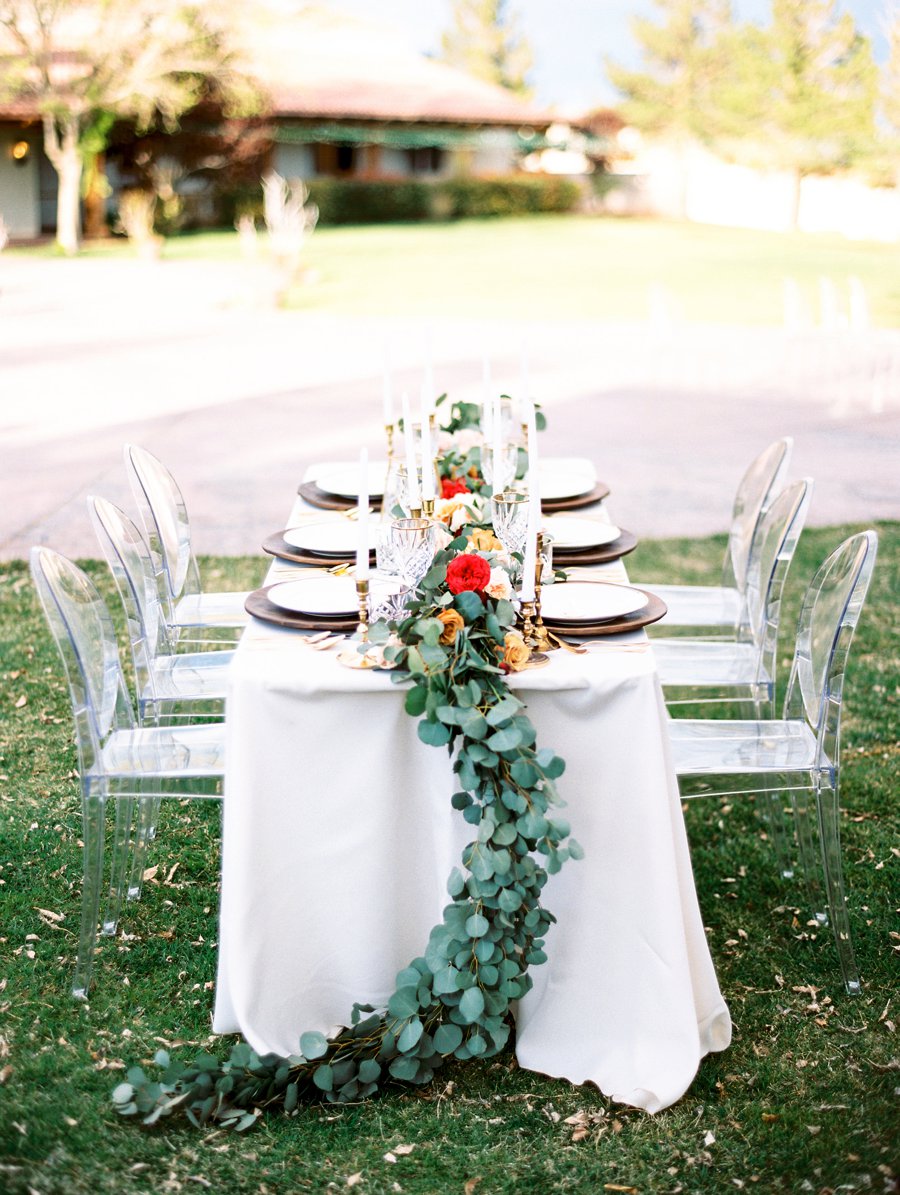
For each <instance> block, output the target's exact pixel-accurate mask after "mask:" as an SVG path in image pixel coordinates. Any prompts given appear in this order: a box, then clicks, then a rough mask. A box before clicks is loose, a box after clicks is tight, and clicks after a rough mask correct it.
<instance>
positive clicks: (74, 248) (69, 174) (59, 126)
mask: <svg viewBox="0 0 900 1195" xmlns="http://www.w3.org/2000/svg"><path fill="white" fill-rule="evenodd" d="M78 125H79V122H78V117H77V116H75V115H72V114H69V115H67V116H64V117H61V118H59V120H57V119H55V118H54V117H52V116H49V115H45V116H44V152H45V153H46V155H47V157H48V158H49V160H50V162H51V164H52V165H53V169H54V170H55V171H56V173H57V176H58V178H59V190H58V193H57V197H56V242H57V244H58V245H59V247H60V248H61V249H62V251H63V252H64V253H66V254H69V255H71V254H73V253H77V252H78V241H79V238H80V235H81V170H82V161H81V150H80V148H79V145H78Z"/></svg>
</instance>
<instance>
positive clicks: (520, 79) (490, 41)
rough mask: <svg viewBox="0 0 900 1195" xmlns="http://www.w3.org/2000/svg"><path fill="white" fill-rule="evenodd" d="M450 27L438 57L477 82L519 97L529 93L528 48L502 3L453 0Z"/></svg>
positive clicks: (499, 0) (504, 2)
mask: <svg viewBox="0 0 900 1195" xmlns="http://www.w3.org/2000/svg"><path fill="white" fill-rule="evenodd" d="M452 20H453V25H452V28H451V29H449V30H448V31H447V32H446V33H444V34H443V36H442V37H441V54H440V57H441V58H442V59H443V61H444V62H447V63H449V64H450V65H451V66H456V67H459V68H460V70H463V71H465V72H466V73H467V74H469V75H474V76H475V78H477V79H486V80H487V81H488V82H490V83H499V84H500V86H501V87H506V88H508V89H509V90H510V91H514V92H516V93H518V94H519V95H527V94H528V91H529V87H528V82H527V75H528V71H529V70H530V69H531V67H532V64H533V61H534V60H533V55H532V52H531V48H530V46H529V45H528V42H527V41H526V40H525V38H524V37H523V36H522V35H521V34H520V33H519V32H518V29H517V20H516V18H515V17H513V16H510V15H509V14H508V12H507V4H506V0H453V14H452Z"/></svg>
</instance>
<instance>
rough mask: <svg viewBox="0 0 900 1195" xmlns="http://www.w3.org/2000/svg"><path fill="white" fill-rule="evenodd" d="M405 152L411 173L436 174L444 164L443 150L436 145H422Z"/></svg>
mask: <svg viewBox="0 0 900 1195" xmlns="http://www.w3.org/2000/svg"><path fill="white" fill-rule="evenodd" d="M406 152H407V157H408V158H409V167H410V172H411V173H412V174H437V173H438V171H439V170H440V169H441V167H442V166H443V164H444V151H443V150H442V149H441V148H440V147H439V146H437V145H423V146H420V147H419V148H418V149H409V150H407V151H406Z"/></svg>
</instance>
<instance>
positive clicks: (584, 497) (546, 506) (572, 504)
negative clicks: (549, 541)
mask: <svg viewBox="0 0 900 1195" xmlns="http://www.w3.org/2000/svg"><path fill="white" fill-rule="evenodd" d="M608 497H609V486H608V485H607V484H606V482H605V481H598V482H597V484H596V485H595V486H594V488H593V489H592V490H589V491H588V492H587V493H586V494H575V495H573V496H572V497H571V498H542V499H541V510H542V511H543V512H544V514H545V515H551V514H558V513H559V511H561V510H578V509H579V508H580V507H582V506H593V505H594V503H595V502H602V501H603V499H604V498H608Z"/></svg>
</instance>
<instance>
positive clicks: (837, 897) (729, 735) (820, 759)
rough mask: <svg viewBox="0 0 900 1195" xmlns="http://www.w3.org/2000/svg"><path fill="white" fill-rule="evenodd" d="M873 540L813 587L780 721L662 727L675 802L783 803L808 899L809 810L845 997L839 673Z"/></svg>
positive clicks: (835, 558)
mask: <svg viewBox="0 0 900 1195" xmlns="http://www.w3.org/2000/svg"><path fill="white" fill-rule="evenodd" d="M877 546H878V538H877V536H876V534H875V532H874V531H865V532H862V533H860V534H859V535H854V536H851V537H850V538H849V539H847V540H845V541H844V543H843V544H841V546H840V547H839V548H838V549H837V550H836V551H835V552H833V553H832V554H831V555H830V556H829V557H828V559H827V560H826V561H825V563H824V564H823V565H822V567H821V568H820V569H819V571H818V572H817V573H816V575H815V577H813V579H812V581H811V583H810V586H809V588H808V590H807V592H806V596H805V598H804V601H803V606H802V609H801V612H800V619H799V622H798V626H797V642H796V647H795V649H794V658H793V662H792V665H791V674H790V679H789V681H788V688H787V694H786V696H785V703H784V715H783V717H782V718H780V719H765V720H754V721H732V720H719V719H716V720H714V721H713V720H710V721H706V720H693V719H688V718H676V719H673V720H671V721H670V722H669V724H668V725H669V736H670V739H671V745H672V753H673V759H674V765H675V771H676V772H677V774H678V777H679V781H680V782H681V785H682V795H683V796H685V797H691V796H703V795H708V793H709V782H710V781H711V779H712V778H714V777H718V778H722V780H723V786H722V787H721V788H720V787H719V786H718V785H717V786H716V789H715V792H716V795H733V796H738V795H745V794H746V795H753V794H759V793H763V794H768V793H770V792H771V791H772V788H773V786H774V785H777V786H778V788H779V790H780V791H781V792H782V793H790V797H791V804H792V806H793V809H794V815H795V824H796V829H797V843H798V847H799V850H800V857H801V861H802V862H803V866H804V870H805V873H806V877H807V880H808V882H809V883H810V885H811V886H812V887H814V888H815V889H816V891H815V893H814V895H815V897H818V895H819V892H818V885H817V884H814V876H815V875H816V874H817V872H818V870H819V869H818V867H817V865H816V861H815V851H814V842H813V837H814V833H813V826H812V825H811V819H810V815H809V809H808V805H809V804H810V802H812V803H814V806H815V815H816V816H815V824H816V828H817V832H818V840H819V853H820V860H821V870H822V875H823V878H824V894H823V895H824V901H823V902H822V903H823V904H824V906H825V908H824V909H823V908H821V907H817V909H816V918H817V920H818V921H819V922H820V924H823V925H825V924H827V923H828V922H829V921H830V923H831V927H832V930H833V932H834V940H835V943H836V945H837V952H838V957H839V959H840V964H841V971H842V973H843V977H844V983H845V984H846V987H847V991H848V992H849V993H850V994H851V995H852V994H855V993H857V992H859V990H860V982H859V973H858V971H857V968H856V960H855V956H854V953H853V944H852V942H851V939H850V921H849V918H848V915H847V899H846V893H845V889H844V878H843V868H842V865H841V840H840V747H841V733H840V732H841V702H842V698H843V689H844V673H845V670H846V667H847V656H848V653H849V650H850V644H851V641H852V639H853V632H854V630H855V629H856V624H857V622H858V621H859V616H860V612H861V610H862V607H863V603H864V601H865V597H866V593H867V591H868V588H869V582H870V580H871V577H872V570H873V568H874V567H875V556H876V552H877ZM690 779H700V780H703V781H705V782H707V783H706V788H707V791H706V792H705V793H691V792H690V791H689V789H688V788H687V787H686V785H687V781H688V780H690Z"/></svg>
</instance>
